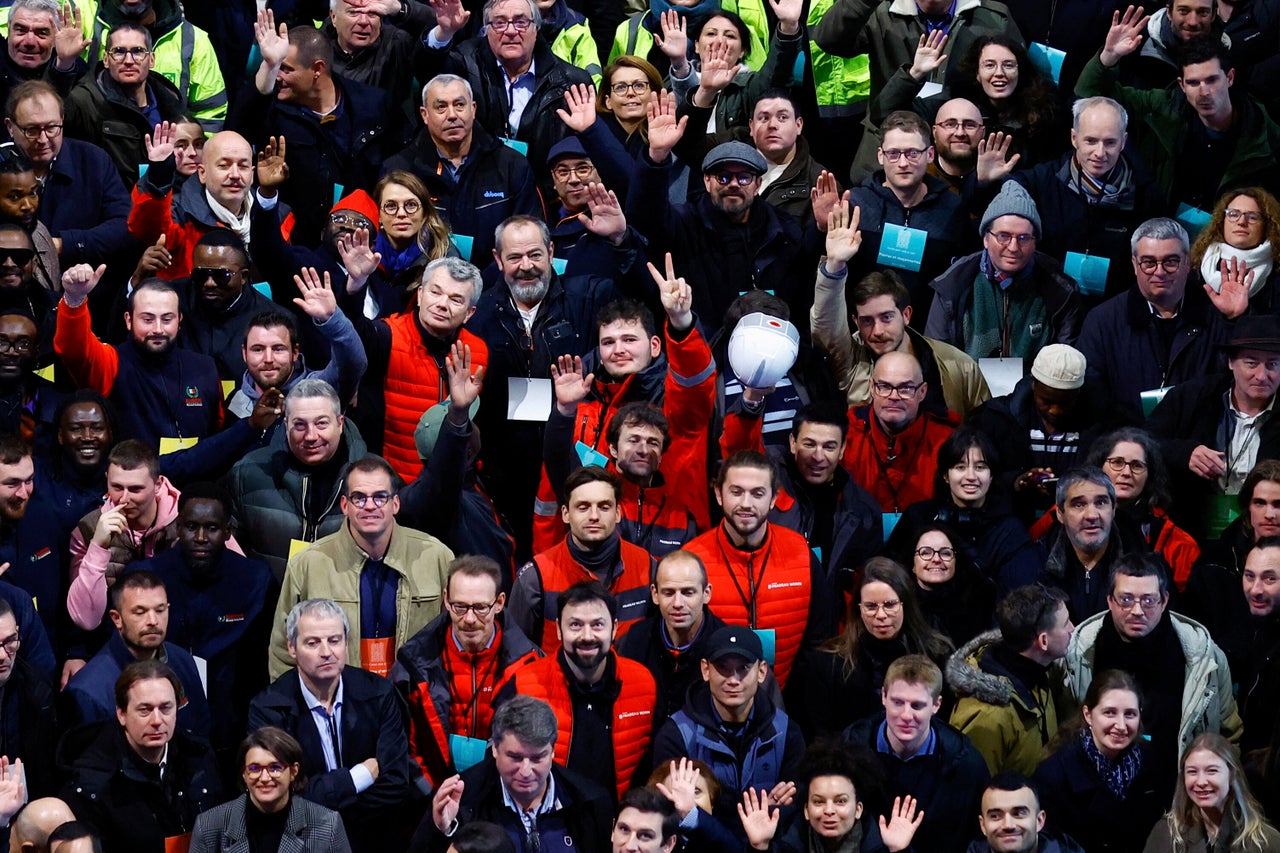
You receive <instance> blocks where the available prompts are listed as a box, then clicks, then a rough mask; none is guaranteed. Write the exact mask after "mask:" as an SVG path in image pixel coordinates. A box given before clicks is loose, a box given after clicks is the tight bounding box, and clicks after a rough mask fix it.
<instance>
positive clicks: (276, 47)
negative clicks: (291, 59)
mask: <svg viewBox="0 0 1280 853" xmlns="http://www.w3.org/2000/svg"><path fill="white" fill-rule="evenodd" d="M253 40H254V41H256V42H257V43H258V50H259V51H260V52H261V53H262V61H263V62H264V63H266V64H267V65H269V66H271V67H272V68H279V67H280V64H281V63H282V62H284V58H285V57H286V56H288V55H289V25H288V24H284V23H282V24H280V27H279V28H278V29H277V28H276V13H275V12H273V11H271V10H270V9H261V10H259V11H258V19H257V20H256V21H254V24H253Z"/></svg>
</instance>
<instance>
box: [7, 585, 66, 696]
mask: <svg viewBox="0 0 1280 853" xmlns="http://www.w3.org/2000/svg"><path fill="white" fill-rule="evenodd" d="M0 598H3V599H4V600H5V601H7V602H8V603H9V607H10V608H11V609H12V610H13V618H14V621H16V622H17V623H18V630H19V631H21V632H22V647H21V648H20V649H19V650H18V660H20V661H23V660H25V661H26V662H27V663H29V664H31V666H32V668H33V669H35V671H36V672H37V673H39V675H40V677H42V678H47V679H50V680H52V678H53V676H54V673H55V672H56V671H57V662H56V661H55V660H54V657H53V646H52V645H51V644H50V643H49V635H48V634H47V633H45V630H44V623H43V622H42V621H41V620H40V617H39V616H37V615H36V608H35V605H34V604H33V603H32V602H31V596H30V595H28V594H27V593H26V591H24V590H22V589H19V588H18V587H16V586H14V585H13V584H11V583H9V582H8V581H7V580H3V579H0Z"/></svg>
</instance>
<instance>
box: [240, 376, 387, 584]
mask: <svg viewBox="0 0 1280 853" xmlns="http://www.w3.org/2000/svg"><path fill="white" fill-rule="evenodd" d="M284 432H285V438H286V440H285V441H284V442H281V441H279V440H277V441H274V442H273V443H272V444H271V445H270V446H268V447H262V448H259V449H257V450H255V451H253V452H252V453H250V454H249V455H247V456H245V457H244V458H243V459H241V460H240V461H239V462H237V463H236V464H235V467H233V468H232V469H231V473H230V474H229V475H228V482H227V489H228V491H230V492H231V496H232V499H233V500H234V502H235V522H236V525H235V529H236V531H237V534H238V535H239V536H241V537H243V538H242V539H241V540H240V541H241V544H242V545H243V547H244V548H245V554H246V556H250V557H253V558H255V559H259V560H263V561H265V562H266V563H267V565H269V566H271V571H272V572H273V573H274V574H275V576H276V580H280V579H281V578H282V577H284V569H285V563H286V562H287V561H288V559H289V557H290V556H292V555H293V554H295V553H297V552H298V551H299V550H301V549H302V548H303V547H305V546H306V545H307V544H308V543H311V542H314V541H316V540H317V539H319V538H320V537H321V536H327V535H329V534H330V533H335V532H337V530H338V528H340V527H341V526H342V522H343V515H342V510H341V508H340V506H339V503H338V497H339V494H340V493H341V489H342V477H341V473H342V468H343V466H344V465H346V464H347V463H348V462H350V461H354V460H356V459H361V458H363V457H364V456H365V455H366V454H367V453H368V449H367V447H366V446H365V443H364V439H363V438H362V437H361V436H360V431H359V430H358V429H356V427H355V425H354V424H348V423H347V422H346V419H345V418H344V417H343V416H342V405H341V401H340V400H339V399H338V394H337V392H336V391H334V390H333V386H331V385H330V384H329V383H328V382H325V381H324V380H323V379H310V378H309V379H303V380H302V381H301V382H299V383H298V384H297V385H295V386H293V390H291V391H290V392H289V395H288V396H287V397H286V398H285V403H284Z"/></svg>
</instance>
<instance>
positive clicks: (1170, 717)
mask: <svg viewBox="0 0 1280 853" xmlns="http://www.w3.org/2000/svg"><path fill="white" fill-rule="evenodd" d="M1094 648H1095V650H1094V659H1093V671H1094V673H1099V672H1102V671H1103V670H1106V669H1123V670H1125V671H1126V672H1128V673H1130V674H1131V675H1132V676H1133V677H1134V678H1136V679H1137V680H1138V686H1139V687H1141V688H1142V692H1143V695H1144V696H1145V698H1146V702H1145V704H1144V706H1143V709H1142V728H1143V730H1144V732H1145V733H1146V734H1147V735H1148V736H1149V737H1150V739H1151V744H1152V746H1154V747H1156V749H1158V750H1159V751H1160V752H1161V753H1162V759H1164V760H1168V759H1169V758H1170V757H1172V758H1173V759H1174V760H1176V759H1177V751H1178V730H1179V729H1180V728H1181V727H1182V688H1183V684H1184V683H1185V681H1186V678H1187V656H1186V655H1185V654H1184V653H1183V651H1182V643H1180V642H1179V641H1178V633H1177V631H1175V630H1174V628H1173V622H1172V620H1171V617H1170V616H1169V614H1168V613H1165V614H1164V615H1163V616H1161V618H1160V621H1159V622H1157V623H1156V626H1155V628H1153V629H1152V631H1151V633H1150V634H1147V635H1146V636H1145V637H1139V638H1138V639H1136V640H1132V639H1128V638H1125V637H1121V636H1120V632H1119V631H1117V630H1116V626H1115V620H1114V619H1113V618H1112V617H1110V616H1108V617H1106V618H1104V619H1103V620H1102V626H1101V629H1100V630H1099V631H1098V640H1097V643H1096V645H1095V647H1094Z"/></svg>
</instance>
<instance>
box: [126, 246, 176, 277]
mask: <svg viewBox="0 0 1280 853" xmlns="http://www.w3.org/2000/svg"><path fill="white" fill-rule="evenodd" d="M164 244H165V235H163V234H161V235H160V236H159V237H157V238H156V242H155V245H153V246H148V247H147V248H146V250H145V251H144V252H143V253H142V257H141V258H139V259H138V265H137V266H136V267H134V268H133V282H134V284H137V283H139V282H141V281H142V280H143V279H144V278H149V277H150V276H153V275H155V274H156V273H157V272H159V271H160V270H162V269H166V268H167V267H168V266H169V264H171V263H173V255H172V254H170V252H169V250H168V249H166V248H165V246H164Z"/></svg>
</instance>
